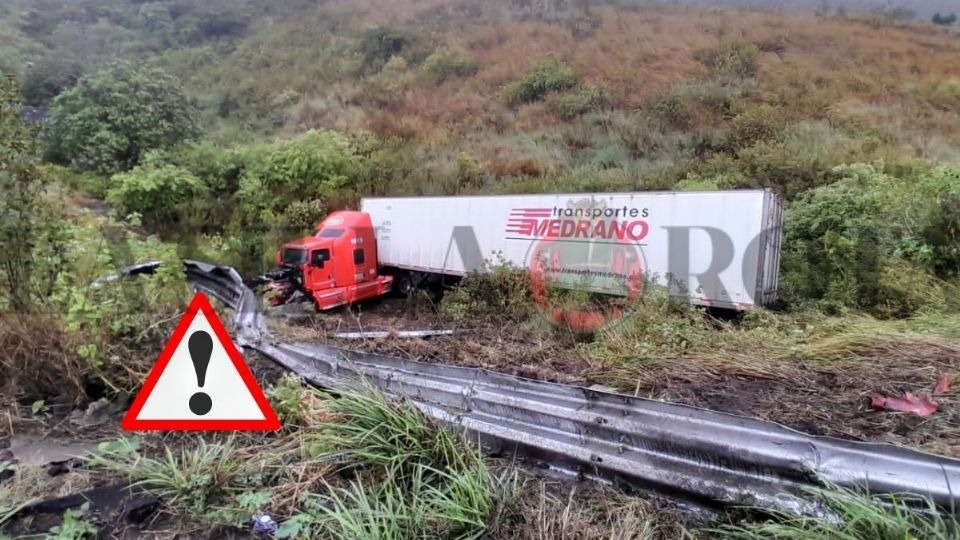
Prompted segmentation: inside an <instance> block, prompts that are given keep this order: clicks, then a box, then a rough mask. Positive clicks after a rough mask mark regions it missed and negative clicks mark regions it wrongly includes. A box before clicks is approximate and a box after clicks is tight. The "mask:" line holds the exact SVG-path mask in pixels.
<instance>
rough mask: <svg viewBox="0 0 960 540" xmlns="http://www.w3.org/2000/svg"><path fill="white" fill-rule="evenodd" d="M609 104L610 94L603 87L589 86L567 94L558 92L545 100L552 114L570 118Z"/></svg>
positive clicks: (565, 118)
mask: <svg viewBox="0 0 960 540" xmlns="http://www.w3.org/2000/svg"><path fill="white" fill-rule="evenodd" d="M609 104H610V96H609V95H608V94H607V92H606V91H605V90H604V89H603V88H598V87H596V86H590V87H587V88H583V89H581V90H579V91H577V92H573V93H569V94H558V95H554V96H552V97H551V98H550V99H549V100H548V101H547V107H548V108H549V109H550V111H551V112H553V114H555V115H557V116H559V117H560V118H563V119H564V120H571V119H573V118H575V117H577V116H580V115H582V114H586V113H588V112H593V111H598V110H600V109H602V108H604V107H606V106H608V105H609Z"/></svg>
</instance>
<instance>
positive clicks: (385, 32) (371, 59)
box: [357, 27, 425, 75]
mask: <svg viewBox="0 0 960 540" xmlns="http://www.w3.org/2000/svg"><path fill="white" fill-rule="evenodd" d="M422 49H423V43H422V40H421V39H420V38H419V37H418V36H416V35H414V34H411V33H409V32H406V31H403V30H398V29H395V28H389V27H377V28H370V29H369V30H365V31H364V32H363V33H361V34H360V38H359V42H358V43H357V52H359V53H360V56H361V62H362V63H361V65H360V66H359V74H360V75H372V74H374V73H377V72H379V71H380V70H381V69H382V68H383V66H384V65H385V64H386V63H387V62H388V61H389V60H390V58H392V57H394V56H399V57H402V58H403V59H404V60H406V61H407V62H410V63H419V62H420V61H422V60H423V58H424V56H425V55H422V54H423V53H422Z"/></svg>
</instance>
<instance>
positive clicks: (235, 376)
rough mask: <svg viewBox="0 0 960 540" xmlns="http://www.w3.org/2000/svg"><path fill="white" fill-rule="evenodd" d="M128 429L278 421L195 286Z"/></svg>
mask: <svg viewBox="0 0 960 540" xmlns="http://www.w3.org/2000/svg"><path fill="white" fill-rule="evenodd" d="M120 426H121V427H122V428H123V429H125V430H127V431H137V430H169V431H185V430H198V431H201V430H202V431H213V430H250V431H253V430H275V429H280V421H279V420H278V419H277V415H276V414H274V412H273V409H272V408H270V404H269V403H268V402H267V398H266V397H265V396H264V395H263V392H262V391H261V390H260V387H259V386H257V381H256V379H254V377H253V374H252V373H250V369H249V368H247V365H246V363H244V361H243V357H242V356H241V355H240V351H238V350H237V348H236V346H234V344H233V342H232V341H231V340H230V336H229V335H228V334H227V331H226V329H225V328H224V327H223V323H221V322H220V319H219V317H217V314H216V313H215V312H214V311H213V307H211V306H210V302H209V301H208V300H207V297H206V296H204V295H203V293H200V292H198V293H197V295H196V296H194V297H193V300H192V301H191V302H190V306H189V307H188V308H187V312H186V313H184V314H183V318H181V319H180V323H179V324H177V328H176V330H174V332H173V335H172V336H171V337H170V341H168V342H167V345H166V346H165V347H164V348H163V352H161V353H160V357H159V358H157V363H156V364H155V365H154V366H153V369H151V370H150V373H149V375H147V379H146V381H144V383H143V387H142V388H141V389H140V392H139V393H138V394H137V397H136V398H135V399H134V400H133V404H132V405H131V406H130V410H129V411H127V414H126V416H125V417H124V418H123V421H122V422H121V423H120Z"/></svg>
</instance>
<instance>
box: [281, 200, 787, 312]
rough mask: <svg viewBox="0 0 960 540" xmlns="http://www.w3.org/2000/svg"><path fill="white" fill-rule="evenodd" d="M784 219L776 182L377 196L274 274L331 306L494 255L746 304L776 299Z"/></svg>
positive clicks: (567, 284)
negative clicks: (767, 186) (685, 188)
mask: <svg viewBox="0 0 960 540" xmlns="http://www.w3.org/2000/svg"><path fill="white" fill-rule="evenodd" d="M782 220H783V207H782V203H781V202H780V200H779V198H778V197H777V196H776V195H775V194H774V193H773V192H772V191H770V190H731V191H701V192H635V193H586V194H543V195H507V196H464V197H400V198H373V199H364V200H363V202H362V204H361V210H360V211H340V212H334V213H332V214H330V215H329V216H328V217H327V218H326V219H325V220H323V222H322V223H320V225H319V226H318V227H317V229H316V232H315V234H313V235H312V236H307V237H304V238H301V239H299V240H296V241H292V242H288V243H287V244H285V245H284V246H283V248H282V250H281V251H280V252H278V253H277V264H278V265H279V268H278V269H277V270H275V271H273V272H271V273H270V274H267V275H266V276H264V277H265V278H266V281H270V282H272V284H273V286H274V287H275V288H277V289H279V291H280V293H279V295H278V296H277V297H276V298H275V300H274V302H275V303H284V302H287V301H289V300H290V299H291V298H292V297H293V296H294V295H295V294H296V293H297V292H300V293H303V294H305V295H308V296H309V297H310V298H312V299H313V301H314V302H315V303H316V306H317V308H318V309H320V310H326V309H330V308H333V307H336V306H340V305H344V304H350V303H354V302H359V301H362V300H366V299H370V298H375V297H378V296H381V295H384V294H386V293H388V292H390V291H391V290H393V289H396V290H399V291H400V292H401V293H406V292H407V291H408V290H409V289H410V288H411V287H413V286H416V284H418V283H420V282H421V281H422V280H424V279H429V278H436V277H446V276H465V275H467V274H469V273H471V272H474V271H482V270H484V269H486V268H489V265H488V263H489V262H491V261H493V262H506V263H510V264H513V265H514V266H517V267H521V268H529V269H538V271H540V272H543V275H548V274H549V275H550V276H551V283H552V284H555V285H558V286H560V287H563V288H572V289H584V290H587V291H590V292H593V293H601V294H614V295H621V296H624V295H627V294H629V293H628V290H627V289H626V288H624V286H623V285H622V282H623V281H624V280H623V279H620V280H617V279H615V278H616V277H617V276H618V275H621V276H622V277H623V278H627V279H626V281H630V280H631V279H633V278H635V277H636V275H634V274H635V273H637V272H642V275H643V279H644V280H646V282H648V283H658V284H660V285H663V286H665V287H667V288H668V289H669V291H670V294H672V295H674V296H681V297H684V298H686V299H688V300H689V301H691V302H693V303H696V304H701V305H707V306H716V307H722V308H729V309H736V310H745V309H749V308H750V307H752V306H757V305H769V304H770V303H772V302H773V301H774V300H775V298H776V287H777V276H778V270H779V261H780V241H781V232H780V231H781V226H782ZM611 275H613V276H614V277H613V278H611ZM618 283H619V284H618Z"/></svg>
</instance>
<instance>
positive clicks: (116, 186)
mask: <svg viewBox="0 0 960 540" xmlns="http://www.w3.org/2000/svg"><path fill="white" fill-rule="evenodd" d="M110 183H111V187H110V188H109V190H108V192H107V201H108V202H109V203H110V204H111V205H113V207H114V209H115V210H116V211H117V212H119V213H120V215H127V214H132V213H137V214H140V216H141V217H142V219H143V223H144V224H145V225H147V226H149V227H151V228H153V229H154V230H156V228H158V227H164V226H167V224H169V223H172V222H176V221H177V220H178V219H179V216H180V214H181V212H183V210H184V206H185V205H186V203H187V202H189V201H191V200H192V199H194V198H196V197H200V196H202V195H204V194H205V193H204V189H203V185H202V183H201V182H200V179H199V178H197V177H196V176H194V175H193V173H191V172H190V171H188V170H186V169H183V168H181V167H176V166H174V165H161V164H157V163H154V162H151V161H150V159H149V158H148V161H147V162H146V163H144V165H142V166H137V167H134V168H133V169H132V170H130V171H129V172H126V173H122V174H117V175H114V176H113V178H111V180H110Z"/></svg>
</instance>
